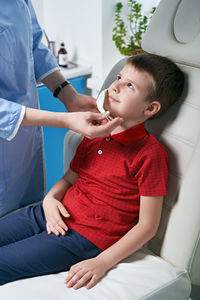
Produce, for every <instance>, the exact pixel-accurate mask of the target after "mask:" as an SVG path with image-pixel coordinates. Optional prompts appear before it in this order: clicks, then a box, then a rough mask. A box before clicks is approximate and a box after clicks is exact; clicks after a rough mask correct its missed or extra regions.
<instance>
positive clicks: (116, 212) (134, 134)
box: [63, 123, 168, 250]
mask: <svg viewBox="0 0 200 300" xmlns="http://www.w3.org/2000/svg"><path fill="white" fill-rule="evenodd" d="M70 168H71V170H72V171H74V172H76V173H78V174H79V178H78V180H77V182H76V183H75V184H74V185H73V186H72V187H70V188H69V189H68V190H67V192H66V194H65V196H64V198H63V205H64V206H65V207H66V209H67V210H68V212H69V213H70V215H71V217H70V218H69V219H66V220H65V221H66V223H67V225H68V226H69V227H70V228H72V229H74V230H75V231H77V232H79V233H80V234H81V235H83V236H84V237H86V238H87V239H88V240H90V241H91V242H92V243H94V244H95V245H96V246H97V247H99V248H100V249H102V250H104V249H106V248H108V247H109V246H111V245H112V244H114V243H115V242H116V241H118V240H119V239H120V238H121V237H122V236H123V235H124V234H126V233H127V232H128V231H129V230H130V229H131V228H132V227H133V226H134V225H135V224H136V223H137V221H138V216H139V208H140V196H165V195H166V186H167V178H168V155H167V152H166V150H165V148H164V147H163V146H162V145H161V144H160V143H159V142H158V141H157V140H156V139H155V138H154V137H153V136H152V135H151V134H150V133H148V132H147V131H146V130H145V128H144V123H142V124H139V125H137V126H134V127H132V128H130V129H128V130H126V131H124V132H121V133H119V134H115V135H112V136H111V137H107V138H95V139H87V138H84V139H83V141H82V142H81V144H80V145H79V147H78V149H77V151H76V154H75V157H74V158H73V160H72V162H71V165H70Z"/></svg>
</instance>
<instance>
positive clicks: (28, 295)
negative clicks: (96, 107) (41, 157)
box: [0, 0, 200, 300]
mask: <svg viewBox="0 0 200 300" xmlns="http://www.w3.org/2000/svg"><path fill="white" fill-rule="evenodd" d="M199 18H200V1H199V0H190V1H188V0H182V1H180V0H163V1H161V2H160V4H159V6H158V8H157V10H156V12H155V14H154V16H153V18H152V21H151V23H150V25H149V26H148V29H147V31H146V34H145V35H144V38H143V43H142V47H143V49H144V50H145V51H147V52H150V53H156V54H160V55H163V56H167V57H169V58H171V59H172V60H173V61H174V62H176V63H177V64H178V65H179V66H180V68H181V69H182V70H183V71H184V72H185V76H186V87H185V90H184V95H183V96H182V98H181V99H180V101H179V102H178V103H177V104H175V105H174V106H173V107H172V108H171V109H170V110H169V111H168V112H167V113H166V114H165V115H164V116H163V117H160V118H159V119H158V120H154V121H148V122H147V124H146V128H147V129H148V130H149V131H150V132H151V133H153V134H154V135H155V136H156V137H157V138H158V140H160V141H161V142H162V143H163V144H164V145H165V146H166V147H167V150H168V153H169V157H170V175H169V184H168V196H167V197H166V198H165V200H164V208H163V214H162V219H161V224H160V227H159V231H158V233H157V235H156V237H155V238H153V239H152V240H151V241H150V242H149V243H148V244H147V245H146V246H144V247H143V248H142V249H141V250H139V251H137V252H136V253H134V254H133V255H131V256H130V257H128V258H127V259H125V260H123V261H122V262H120V263H119V264H117V265H116V266H115V267H114V268H112V269H111V270H110V271H109V272H108V273H107V274H106V276H105V277H104V278H102V279H101V280H100V281H99V283H98V284H96V286H95V287H93V288H92V289H91V290H86V289H85V287H82V288H81V289H79V290H76V291H75V290H73V289H68V288H67V287H66V286H65V285H64V279H65V278H66V274H67V272H62V273H59V274H53V275H46V276H39V277H36V278H31V279H24V280H19V281H16V282H14V283H9V284H6V285H4V286H2V287H0V299H2V300H35V299H37V300H66V299H69V300H188V299H189V297H191V298H192V299H193V300H196V299H200V291H199V288H200V196H199V195H200V192H199V190H200V175H199V174H200V22H199ZM125 60H126V58H124V59H122V60H121V61H120V62H119V63H117V64H116V65H115V66H114V67H113V69H112V70H111V72H110V74H109V75H108V77H107V78H106V80H105V82H104V84H103V86H102V89H105V88H107V87H108V86H109V84H110V83H111V82H112V81H113V80H114V78H115V76H116V74H117V72H118V71H119V70H120V69H121V67H122V66H123V65H124V63H125ZM81 139H82V136H80V135H79V134H76V133H74V132H72V131H69V132H68V133H67V135H66V137H65V141H64V165H65V170H66V169H67V168H68V166H69V163H70V161H71V159H72V157H73V155H74V153H75V150H76V148H77V146H78V144H79V143H80V141H81ZM191 290H192V292H191Z"/></svg>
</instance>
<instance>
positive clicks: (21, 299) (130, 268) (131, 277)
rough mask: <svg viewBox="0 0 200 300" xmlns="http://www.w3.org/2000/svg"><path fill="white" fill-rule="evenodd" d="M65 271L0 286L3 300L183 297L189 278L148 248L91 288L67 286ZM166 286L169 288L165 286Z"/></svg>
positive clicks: (178, 299)
mask: <svg viewBox="0 0 200 300" xmlns="http://www.w3.org/2000/svg"><path fill="white" fill-rule="evenodd" d="M66 274H67V272H62V273H59V274H54V275H45V276H39V277H35V278H30V279H23V280H19V281H16V282H13V283H8V284H6V285H4V286H1V287H0V295H1V299H6V300H36V299H37V300H66V299H70V300H90V299H91V300H114V299H118V300H136V299H137V300H142V299H143V300H144V299H148V300H160V299H162V300H169V299H173V300H175V299H176V300H187V299H188V298H189V295H190V279H189V278H188V274H187V272H186V271H183V270H179V269H177V268H174V267H173V266H171V265H170V264H168V263H167V262H165V261H164V260H163V259H162V258H160V257H158V256H155V255H153V254H152V252H150V251H149V250H148V249H141V250H139V251H137V252H136V253H135V254H134V255H132V256H130V257H129V258H127V259H125V260H124V261H122V262H121V263H120V264H118V265H117V266H116V267H115V268H113V269H111V270H110V271H109V272H108V274H107V276H106V277H104V278H103V279H102V280H101V281H100V282H99V283H98V284H97V285H96V286H95V287H93V288H92V289H91V290H86V288H85V287H83V288H81V289H79V290H76V291H75V290H73V289H69V288H67V287H66V286H65V284H64V279H65V278H66ZM169 286H170V288H169Z"/></svg>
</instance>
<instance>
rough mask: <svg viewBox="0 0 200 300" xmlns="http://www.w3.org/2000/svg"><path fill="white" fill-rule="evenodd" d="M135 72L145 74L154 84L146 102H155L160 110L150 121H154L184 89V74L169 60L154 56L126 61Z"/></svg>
mask: <svg viewBox="0 0 200 300" xmlns="http://www.w3.org/2000/svg"><path fill="white" fill-rule="evenodd" d="M126 63H127V64H132V65H133V66H134V67H135V68H136V69H137V70H139V71H142V72H147V73H148V74H149V75H150V76H151V77H152V78H153V82H154V84H152V86H151V87H150V90H149V94H148V96H147V100H156V101H158V102H159V103H160V104H161V109H160V110H159V112H158V113H156V114H155V115H154V116H153V117H151V118H150V119H155V118H157V117H158V116H160V115H161V114H162V113H164V112H165V111H167V109H168V108H169V107H170V106H171V105H172V104H174V103H175V102H176V101H177V100H178V99H179V98H180V96H181V94H182V92H183V88H184V73H183V72H182V71H181V70H180V69H179V67H178V66H177V65H176V64H175V63H174V62H172V61H171V60H170V59H168V58H166V57H163V56H160V55H156V54H150V53H146V54H138V55H135V56H131V57H129V58H128V59H127V62H126Z"/></svg>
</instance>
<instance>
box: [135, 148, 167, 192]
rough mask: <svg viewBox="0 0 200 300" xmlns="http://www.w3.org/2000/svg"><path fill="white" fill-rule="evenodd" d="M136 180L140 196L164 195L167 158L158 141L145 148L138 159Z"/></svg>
mask: <svg viewBox="0 0 200 300" xmlns="http://www.w3.org/2000/svg"><path fill="white" fill-rule="evenodd" d="M137 165H138V172H137V175H136V177H137V182H138V188H139V193H140V195H141V196H166V195H167V180H168V169H169V159H168V154H167V151H166V149H165V148H164V146H162V145H161V144H159V143H156V144H152V145H149V146H148V149H147V148H146V149H145V150H144V151H143V153H142V154H141V155H140V158H139V159H138V163H137Z"/></svg>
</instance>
